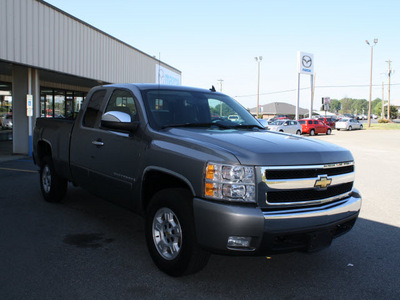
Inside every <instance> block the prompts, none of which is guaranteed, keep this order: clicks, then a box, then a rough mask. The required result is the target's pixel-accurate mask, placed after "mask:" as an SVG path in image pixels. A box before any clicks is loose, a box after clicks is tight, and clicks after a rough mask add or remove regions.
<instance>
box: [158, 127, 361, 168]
mask: <svg viewBox="0 0 400 300" xmlns="http://www.w3.org/2000/svg"><path fill="white" fill-rule="evenodd" d="M165 133H167V134H168V135H169V136H170V137H171V138H177V139H182V140H184V141H185V142H186V143H187V142H190V143H192V144H193V147H192V149H196V148H197V149H198V148H199V147H206V148H210V147H213V148H215V150H216V151H221V150H225V151H227V152H229V153H231V154H233V155H234V156H235V157H236V158H237V159H238V160H239V162H240V163H241V164H244V165H256V166H257V165H258V166H285V165H291V166H292V165H312V164H328V163H337V162H344V161H352V160H353V156H352V154H351V153H350V151H349V150H347V149H344V148H342V147H340V146H337V145H334V144H330V143H327V142H322V141H319V140H316V139H312V138H304V137H301V136H298V135H291V134H284V133H279V132H270V131H245V130H219V129H192V128H190V129H189V128H170V129H167V130H166V131H165Z"/></svg>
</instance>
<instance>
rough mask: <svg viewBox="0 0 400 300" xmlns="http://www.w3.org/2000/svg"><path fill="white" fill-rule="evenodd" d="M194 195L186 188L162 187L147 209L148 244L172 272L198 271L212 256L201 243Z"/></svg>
mask: <svg viewBox="0 0 400 300" xmlns="http://www.w3.org/2000/svg"><path fill="white" fill-rule="evenodd" d="M192 198H193V197H192V195H191V193H190V192H189V191H188V190H185V189H166V190H161V191H160V192H158V193H156V194H155V195H154V197H153V198H152V199H151V202H150V204H149V207H148V210H147V214H146V228H145V235H146V241H147V247H148V249H149V252H150V255H151V258H152V259H153V261H154V263H155V264H156V266H157V267H158V268H159V269H160V270H161V271H163V272H165V273H167V274H168V275H171V276H182V275H188V274H192V273H195V272H198V271H200V270H201V269H203V268H204V267H205V265H206V264H207V262H208V259H209V257H210V254H209V253H208V252H206V251H204V250H202V249H201V248H200V247H199V245H198V244H197V238H196V231H195V226H194V217H193V207H192V205H193V204H192Z"/></svg>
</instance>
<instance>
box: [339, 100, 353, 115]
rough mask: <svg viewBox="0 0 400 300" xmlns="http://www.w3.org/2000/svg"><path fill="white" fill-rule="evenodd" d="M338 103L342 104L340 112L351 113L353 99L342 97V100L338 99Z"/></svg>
mask: <svg viewBox="0 0 400 300" xmlns="http://www.w3.org/2000/svg"><path fill="white" fill-rule="evenodd" d="M340 103H341V104H342V110H341V112H342V113H343V114H351V113H352V112H353V107H352V106H353V105H352V104H353V99H351V98H343V99H342V100H340Z"/></svg>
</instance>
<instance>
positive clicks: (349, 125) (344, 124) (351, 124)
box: [336, 118, 363, 131]
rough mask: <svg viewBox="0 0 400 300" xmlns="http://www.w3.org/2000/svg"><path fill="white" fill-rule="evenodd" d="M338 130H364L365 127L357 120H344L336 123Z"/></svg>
mask: <svg viewBox="0 0 400 300" xmlns="http://www.w3.org/2000/svg"><path fill="white" fill-rule="evenodd" d="M336 129H337V130H340V129H345V130H349V131H350V130H353V129H363V125H362V124H361V123H360V122H359V121H358V120H356V119H350V118H343V119H340V120H339V121H338V122H336Z"/></svg>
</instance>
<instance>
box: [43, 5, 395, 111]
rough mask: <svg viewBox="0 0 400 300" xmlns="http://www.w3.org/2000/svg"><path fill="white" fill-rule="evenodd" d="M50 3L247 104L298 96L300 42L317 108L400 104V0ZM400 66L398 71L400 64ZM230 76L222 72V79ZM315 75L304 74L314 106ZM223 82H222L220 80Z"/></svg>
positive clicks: (187, 81) (305, 96) (304, 103)
mask: <svg viewBox="0 0 400 300" xmlns="http://www.w3.org/2000/svg"><path fill="white" fill-rule="evenodd" d="M47 2H48V3H50V4H52V5H54V6H56V7H58V8H59V9H61V10H63V11H65V12H67V13H69V14H71V15H73V16H75V17H77V18H79V19H81V20H83V21H85V22H86V23H89V24H90V25H92V26H94V27H96V28H98V29H100V30H102V31H104V32H106V33H108V34H110V35H112V36H114V37H116V38H117V39H120V40H121V41H123V42H125V43H127V44H129V45H131V46H133V47H135V48H137V49H139V50H141V51H143V52H145V53H147V54H149V55H151V56H156V57H157V58H160V59H161V61H163V62H164V63H167V64H168V65H170V66H172V67H175V68H177V69H178V70H180V71H181V72H182V85H186V86H195V87H200V88H210V87H211V86H212V85H214V86H215V88H216V89H217V90H221V88H222V92H224V93H226V94H228V95H230V96H232V97H233V98H235V99H236V100H238V101H239V102H240V103H241V104H242V105H243V106H245V107H246V108H253V107H256V105H257V79H258V63H257V62H256V60H255V59H254V58H255V57H259V56H262V58H263V59H262V61H261V63H260V90H259V93H260V98H259V102H260V105H264V104H268V103H272V102H287V103H290V104H293V105H295V104H296V99H297V92H296V88H297V78H298V77H297V52H298V51H302V52H308V53H312V54H313V55H314V71H315V96H314V106H313V108H314V109H319V108H320V103H321V98H322V97H330V98H331V99H339V100H340V99H342V98H345V97H348V98H356V99H367V100H369V83H370V68H371V46H368V45H367V44H366V42H365V40H369V42H370V44H371V45H373V44H374V43H373V40H374V39H375V38H377V39H378V43H377V44H376V45H375V46H374V47H373V72H372V84H373V88H372V100H373V99H375V98H382V82H383V83H384V98H385V100H387V98H388V63H387V61H389V60H391V61H392V62H391V68H392V70H394V73H392V75H391V88H390V95H391V96H390V100H391V103H394V102H396V103H399V104H400V69H399V66H400V34H399V30H400V18H399V13H400V1H397V0H379V1H378V0H375V1H370V0H353V1H352V0H345V1H343V0H335V1H325V0H318V1H310V0H302V1H296V0H288V1H282V0H274V1H270V0H263V1H262V0H259V1H256V0H246V1H243V0H242V1H237V0H229V1H226V0H219V1H218V0H213V1H210V0H202V1H191V0H186V1H184V0H168V1H166V0H164V1H163V0H142V1H138V0H113V1H105V0H104V1H103V0H85V1H82V0H79V1H78V0H68V1H65V0H48V1H47ZM396 69H398V70H399V71H398V72H397V70H396ZM220 80H223V81H220ZM310 81H311V80H310V76H309V75H301V76H300V88H301V91H300V107H303V108H306V109H309V107H310V100H311V86H310ZM221 82H222V86H221Z"/></svg>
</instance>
